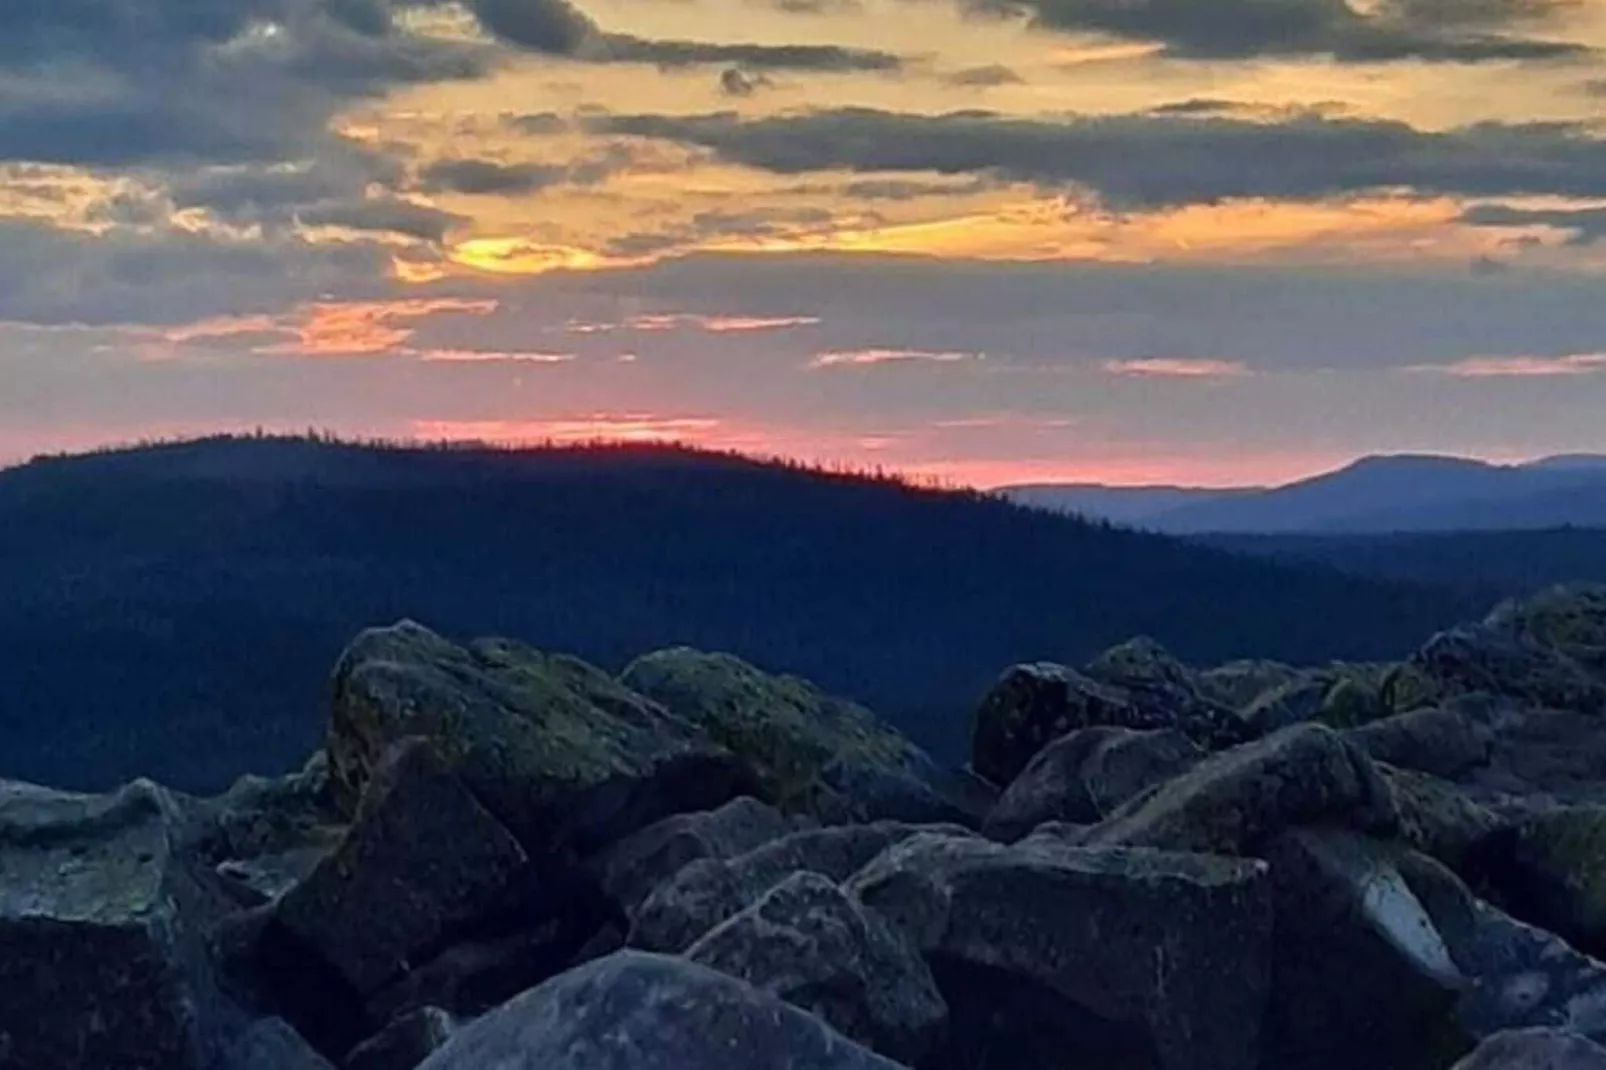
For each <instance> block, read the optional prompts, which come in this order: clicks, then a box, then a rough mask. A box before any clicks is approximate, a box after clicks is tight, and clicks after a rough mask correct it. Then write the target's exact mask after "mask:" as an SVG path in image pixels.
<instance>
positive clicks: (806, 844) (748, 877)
mask: <svg viewBox="0 0 1606 1070" xmlns="http://www.w3.org/2000/svg"><path fill="white" fill-rule="evenodd" d="M923 828H925V826H920V825H905V824H901V823H899V822H893V821H882V822H877V823H876V824H873V825H850V826H845V827H837V828H822V829H810V830H806V831H803V832H794V833H793V834H792V835H790V836H785V837H783V838H781V839H779V840H775V841H773V842H771V843H768V844H765V845H764V846H763V847H760V848H758V849H757V850H754V851H749V852H748V853H747V854H744V855H738V856H737V857H735V858H731V859H717V858H705V859H702V860H700V861H697V862H693V863H691V864H690V865H688V866H685V867H683V868H682V869H681V870H680V872H679V873H677V874H675V876H674V877H672V878H671V879H670V880H668V881H665V882H664V883H663V884H661V885H659V886H658V888H657V889H656V890H654V891H653V893H652V894H651V895H650V896H648V897H647V899H646V901H645V902H643V903H642V905H641V909H640V910H638V911H637V912H636V916H635V918H634V921H633V924H632V925H631V928H630V937H629V943H630V946H631V947H637V948H642V949H644V950H648V951H667V952H679V951H684V950H685V949H686V948H688V947H690V946H691V945H692V944H693V943H695V942H696V941H697V939H698V938H699V937H701V936H702V935H703V934H704V933H706V932H708V931H709V930H710V929H712V928H713V927H714V926H716V925H718V924H719V923H720V922H722V921H725V920H726V919H727V918H731V917H734V916H735V915H736V914H738V913H740V912H741V911H742V910H745V909H746V908H747V907H748V906H750V905H752V904H753V903H754V902H757V900H758V899H759V897H760V896H762V895H763V894H764V893H765V892H767V891H769V890H770V889H771V888H773V887H775V886H776V885H777V884H779V883H781V882H782V881H784V880H785V879H786V878H787V877H790V876H791V875H792V874H794V873H818V874H821V875H822V876H825V877H828V878H830V879H831V880H834V881H843V880H846V879H847V878H848V877H850V876H852V875H853V874H854V873H856V872H857V871H858V870H859V869H860V868H861V867H862V866H864V865H865V864H866V863H867V862H869V861H870V860H871V859H872V858H874V857H875V856H876V855H878V854H880V853H881V852H882V851H884V850H886V849H887V848H888V847H890V846H892V845H893V844H894V843H897V842H899V841H900V840H904V839H907V838H908V837H910V836H913V835H915V834H916V833H917V832H920V831H922V830H923ZM949 831H953V832H957V833H960V834H963V833H964V830H963V829H950V830H949Z"/></svg>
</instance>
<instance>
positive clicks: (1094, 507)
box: [999, 483, 1265, 527]
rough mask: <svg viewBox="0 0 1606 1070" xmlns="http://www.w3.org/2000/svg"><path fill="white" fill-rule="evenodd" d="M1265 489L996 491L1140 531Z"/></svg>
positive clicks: (1032, 486) (1046, 487) (1024, 487)
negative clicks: (1167, 517) (1174, 514)
mask: <svg viewBox="0 0 1606 1070" xmlns="http://www.w3.org/2000/svg"><path fill="white" fill-rule="evenodd" d="M1264 489H1265V488H1262V487H1241V488H1236V487H1235V488H1230V489H1226V490H1217V489H1213V488H1209V487H1167V486H1154V487H1106V486H1103V485H1102V484H1098V483H1023V484H1020V485H1018V486H1012V487H1002V488H999V490H1000V492H1001V493H1002V494H1004V496H1005V497H1007V498H1009V500H1010V501H1013V502H1018V503H1019V504H1021V505H1030V506H1035V507H1037V508H1041V509H1053V510H1055V511H1056V512H1061V513H1074V514H1076V515H1077V516H1082V517H1087V518H1089V519H1094V520H1108V521H1111V522H1112V523H1116V524H1130V525H1134V526H1137V527H1142V526H1144V524H1145V523H1146V522H1147V521H1150V520H1152V519H1153V518H1155V517H1157V516H1163V515H1164V514H1166V513H1169V512H1171V511H1173V510H1176V509H1180V508H1182V507H1184V506H1188V505H1193V504H1196V503H1199V502H1208V501H1217V500H1221V499H1226V498H1233V497H1242V496H1244V495H1249V494H1255V493H1258V492H1260V491H1262V490H1264Z"/></svg>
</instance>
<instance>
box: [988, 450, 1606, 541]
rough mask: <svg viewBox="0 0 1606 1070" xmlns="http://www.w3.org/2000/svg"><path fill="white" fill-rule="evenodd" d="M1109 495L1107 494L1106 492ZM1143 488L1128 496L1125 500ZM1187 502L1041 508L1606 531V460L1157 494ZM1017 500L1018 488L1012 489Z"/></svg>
mask: <svg viewBox="0 0 1606 1070" xmlns="http://www.w3.org/2000/svg"><path fill="white" fill-rule="evenodd" d="M1109 489H1110V488H1106V492H1107V491H1108V490H1109ZM1144 489H1145V488H1122V492H1123V494H1125V495H1132V494H1134V492H1138V493H1139V495H1140V496H1139V497H1136V498H1133V499H1132V500H1136V501H1145V500H1147V501H1156V500H1160V499H1143V498H1142V497H1141V493H1140V492H1141V491H1143V490H1144ZM1155 489H1156V490H1159V491H1160V492H1161V496H1162V498H1163V497H1164V496H1174V495H1178V494H1181V495H1183V496H1184V497H1185V498H1186V499H1191V500H1184V501H1183V502H1182V504H1179V505H1176V506H1175V507H1172V508H1162V509H1158V510H1144V511H1143V513H1142V515H1132V511H1131V510H1126V511H1124V512H1123V513H1122V514H1121V515H1116V514H1114V513H1111V512H1110V511H1108V510H1101V508H1100V507H1099V506H1100V504H1101V499H1100V498H1099V496H1098V495H1097V494H1096V493H1094V492H1093V491H1092V490H1090V489H1089V488H1085V487H1078V488H1076V494H1075V497H1074V498H1073V499H1070V500H1071V501H1074V502H1075V503H1076V504H1074V505H1062V504H1061V503H1058V502H1055V501H1054V499H1053V496H1052V495H1051V494H1050V493H1049V492H1048V490H1047V489H1046V488H1044V487H1041V486H1039V487H1037V488H1035V489H1034V490H1033V494H1034V495H1035V496H1036V497H1037V499H1038V500H1039V501H1042V502H1044V503H1047V504H1052V505H1054V506H1055V507H1058V508H1069V509H1071V510H1074V511H1078V512H1082V513H1085V514H1087V515H1091V516H1100V517H1103V518H1105V519H1110V520H1115V521H1117V522H1126V523H1131V524H1133V525H1135V526H1138V527H1143V528H1146V529H1149V530H1152V531H1162V532H1167V533H1170V534H1179V535H1192V534H1200V533H1210V532H1233V533H1260V534H1289V533H1320V532H1333V533H1337V532H1343V533H1351V532H1371V533H1386V532H1412V531H1414V532H1426V531H1461V530H1480V531H1484V530H1502V529H1511V528H1523V529H1537V528H1550V527H1558V526H1562V525H1569V524H1570V525H1575V526H1592V525H1606V459H1603V458H1600V457H1594V456H1591V455H1587V454H1577V455H1568V456H1560V457H1550V458H1545V459H1543V460H1539V461H1534V462H1532V463H1528V464H1521V465H1496V464H1489V463H1486V462H1484V461H1476V460H1470V459H1467V458H1462V457H1439V456H1431V455H1416V454H1401V455H1393V456H1378V457H1364V458H1362V459H1360V460H1358V461H1356V462H1355V463H1353V464H1351V465H1348V466H1346V467H1344V468H1341V469H1338V470H1337V471H1334V472H1328V473H1325V474H1323V475H1319V476H1314V477H1312V478H1310V479H1302V480H1299V481H1297V482H1294V483H1289V484H1286V485H1284V486H1280V487H1271V488H1252V489H1249V490H1246V491H1208V490H1188V489H1186V488H1181V489H1178V488H1169V487H1167V488H1155ZM1005 493H1007V494H1009V495H1011V496H1014V495H1016V494H1017V493H1018V492H1017V491H1016V490H1014V489H1010V490H1006V492H1005Z"/></svg>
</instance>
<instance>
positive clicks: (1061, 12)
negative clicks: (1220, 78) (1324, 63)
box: [962, 0, 1589, 63]
mask: <svg viewBox="0 0 1606 1070" xmlns="http://www.w3.org/2000/svg"><path fill="white" fill-rule="evenodd" d="M962 4H963V6H965V7H967V8H968V9H969V10H971V11H974V12H980V13H987V14H1000V13H1004V14H1010V13H1024V14H1026V15H1027V16H1028V17H1029V18H1030V20H1031V22H1032V23H1033V25H1035V26H1037V27H1040V28H1043V29H1052V30H1069V31H1073V32H1078V33H1097V34H1104V35H1108V36H1112V37H1117V38H1122V39H1126V40H1133V41H1143V42H1152V43H1155V44H1159V45H1161V46H1162V47H1163V49H1164V51H1165V53H1166V54H1167V55H1171V56H1175V57H1181V58H1187V59H1252V58H1259V57H1299V56H1324V57H1330V58H1331V59H1334V60H1337V61H1340V62H1346V63H1379V62H1393V61H1400V60H1421V61H1427V62H1459V63H1481V62H1495V61H1511V60H1548V59H1561V58H1578V57H1581V56H1583V55H1585V54H1587V52H1588V51H1589V50H1588V49H1586V48H1584V47H1583V46H1580V45H1577V44H1574V43H1571V42H1568V41H1560V40H1553V39H1549V38H1542V37H1530V36H1522V35H1520V34H1516V33H1513V32H1512V31H1514V30H1516V29H1518V28H1520V27H1523V26H1528V25H1532V24H1543V23H1544V22H1545V21H1546V20H1547V19H1548V18H1549V17H1550V16H1552V15H1554V14H1555V13H1557V12H1558V11H1560V10H1562V9H1564V8H1565V6H1566V4H1565V0H1383V2H1382V3H1378V4H1373V5H1368V6H1366V7H1361V6H1360V5H1352V4H1349V3H1345V2H1344V0H1275V2H1267V0H1130V2H1113V0H962Z"/></svg>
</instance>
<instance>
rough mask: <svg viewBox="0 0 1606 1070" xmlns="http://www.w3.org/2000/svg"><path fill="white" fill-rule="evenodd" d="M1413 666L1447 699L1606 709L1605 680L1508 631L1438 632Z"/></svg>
mask: <svg viewBox="0 0 1606 1070" xmlns="http://www.w3.org/2000/svg"><path fill="white" fill-rule="evenodd" d="M1410 664H1411V665H1412V666H1413V667H1414V668H1415V669H1416V670H1417V671H1418V672H1420V673H1421V674H1423V675H1424V676H1425V677H1427V679H1429V680H1431V681H1432V682H1433V684H1434V685H1435V686H1436V688H1437V690H1438V693H1439V694H1440V695H1442V696H1445V697H1452V696H1456V695H1467V694H1473V693H1477V692H1487V693H1488V694H1491V695H1503V696H1506V697H1508V698H1515V699H1518V700H1520V701H1522V702H1524V703H1527V704H1529V705H1534V706H1543V707H1549V708H1551V709H1560V710H1574V711H1577V712H1580V713H1600V712H1602V711H1606V679H1603V678H1602V677H1601V676H1600V675H1598V674H1596V673H1592V672H1591V671H1590V670H1588V669H1586V668H1585V667H1584V666H1583V665H1581V664H1579V663H1578V662H1577V661H1574V660H1573V659H1572V658H1570V657H1568V656H1567V655H1566V654H1564V653H1562V652H1561V651H1560V650H1558V649H1557V648H1555V647H1553V646H1548V645H1545V644H1544V643H1543V642H1541V641H1540V640H1539V639H1537V638H1535V637H1534V636H1532V635H1529V634H1524V633H1520V632H1514V631H1512V630H1510V629H1506V628H1500V627H1495V626H1490V625H1487V624H1483V625H1473V626H1469V627H1462V628H1452V629H1450V630H1449V631H1445V632H1440V633H1439V634H1438V635H1435V636H1434V637H1433V638H1432V639H1430V640H1428V642H1427V643H1426V644H1425V645H1424V646H1423V647H1422V648H1421V649H1420V650H1418V651H1417V652H1416V653H1415V654H1414V655H1412V657H1411V662H1410Z"/></svg>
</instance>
